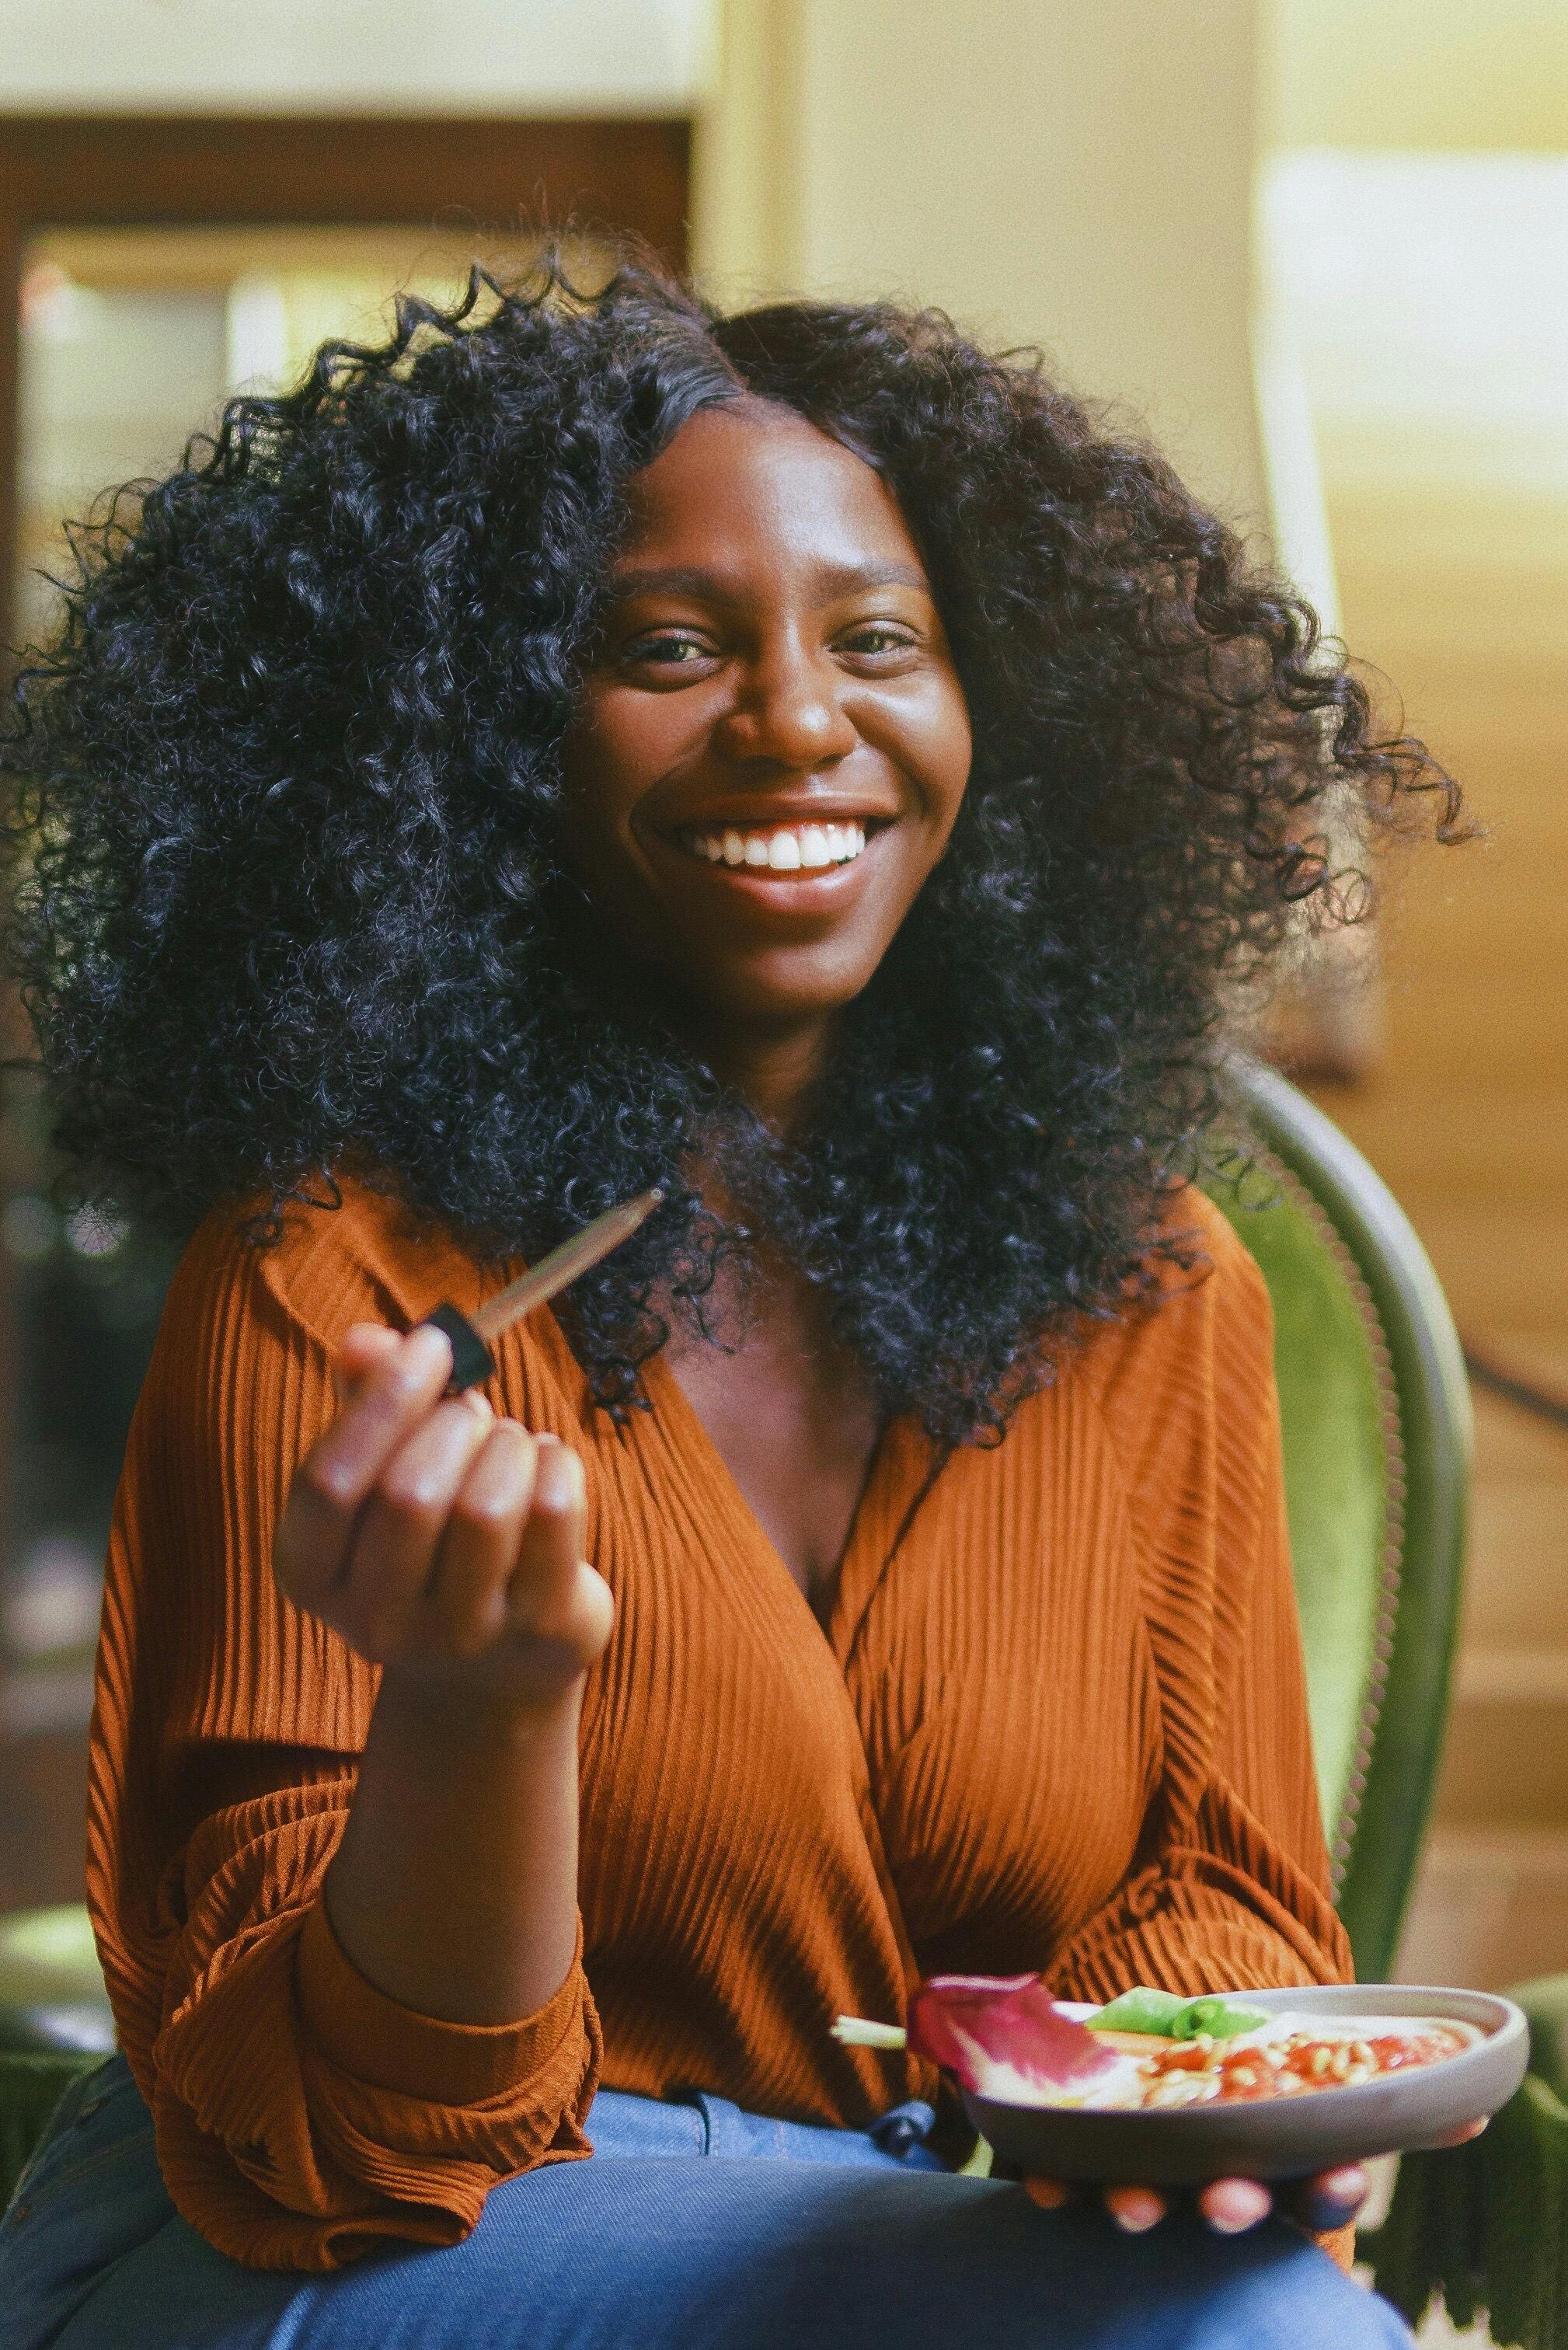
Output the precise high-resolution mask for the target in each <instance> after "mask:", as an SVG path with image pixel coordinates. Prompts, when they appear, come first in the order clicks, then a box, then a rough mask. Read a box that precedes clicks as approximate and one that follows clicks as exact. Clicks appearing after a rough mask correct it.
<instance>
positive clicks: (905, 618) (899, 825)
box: [566, 400, 970, 1046]
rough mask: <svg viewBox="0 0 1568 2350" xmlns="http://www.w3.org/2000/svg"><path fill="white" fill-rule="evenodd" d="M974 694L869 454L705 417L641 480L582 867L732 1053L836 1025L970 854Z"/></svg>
mask: <svg viewBox="0 0 1568 2350" xmlns="http://www.w3.org/2000/svg"><path fill="white" fill-rule="evenodd" d="M969 766H970V728H969V717H968V712H967V710H966V708H965V705H964V699H963V694H962V691H961V688H960V685H959V681H958V677H957V674H956V671H955V670H954V667H953V662H952V656H951V654H950V650H949V648H948V643H947V639H946V636H945V635H944V633H943V629H942V624H941V619H940V616H939V614H938V611H937V608H936V604H935V601H934V599H933V598H932V595H931V590H930V586H929V582H928V580H927V577H926V574H925V570H924V567H923V566H922V564H921V561H920V557H919V552H918V550H917V548H916V546H915V545H914V542H913V540H912V539H911V537H910V536H909V529H908V526H907V525H906V524H905V522H904V519H903V516H902V515H901V514H900V512H899V510H898V504H897V502H896V501H895V499H894V498H893V496H892V494H891V493H890V492H889V490H888V488H887V486H886V485H885V484H884V483H883V482H882V480H881V479H880V477H879V476H878V475H877V473H874V472H873V470H872V469H871V467H870V466H869V465H867V463H865V462H864V460H863V459H861V458H859V457H857V456H854V455H852V454H851V453H850V452H848V451H847V450H846V449H844V448H842V447H840V445H839V444H838V442H836V441H832V440H829V439H828V438H826V435H824V434H823V433H821V432H817V431H816V430H815V427H813V426H811V425H809V424H807V423H806V422H805V420H804V419H802V418H800V417H798V416H796V415H794V412H793V411H788V410H784V409H781V408H776V407H773V406H770V405H768V404H766V403H763V402H762V401H758V400H739V401H736V402H734V403H732V404H729V405H726V406H725V407H723V408H717V409H706V410H703V411H700V412H699V413H698V414H697V415H696V416H694V417H693V418H692V419H691V421H690V422H689V423H687V424H685V425H684V426H683V427H682V428H681V430H680V432H678V433H677V434H676V436H675V438H674V439H673V440H672V441H671V442H670V444H669V446H668V447H667V448H666V449H665V450H664V451H663V452H661V453H660V454H659V457H657V458H656V459H655V460H654V462H653V463H652V464H650V465H649V466H648V467H647V468H646V469H645V470H644V472H643V473H640V474H639V476H638V477H637V480H636V482H635V483H634V484H633V495H632V518H631V525H630V528H629V530H628V534H627V536H626V539H625V542H624V544H623V545H622V546H621V548H620V551H619V554H618V556H617V558H616V561H615V563H614V565H613V567H612V569H611V573H610V578H609V607H608V617H607V624H606V627H605V629H604V632H603V636H602V639H601V641H600V643H599V645H598V647H597V651H596V654H595V657H594V664H593V668H592V670H591V672H590V674H589V675H588V677H587V681H586V686H585V690H584V693H583V697H582V701H581V703H580V706H579V710H578V713H577V717H576V723H575V725H574V727H573V729H572V732H571V734H570V737H569V740H568V743H567V745H566V785H567V806H568V818H567V821H568V854H569V856H570V858H571V861H572V863H573V865H574V867H575V868H576V872H577V874H578V876H579V878H580V879H581V880H582V881H583V883H584V885H585V887H586V888H587V890H588V892H589V895H590V897H591V898H592V899H593V900H594V902H595V903H596V905H597V907H598V909H599V910H600V911H601V912H602V914H603V915H604V916H605V918H606V919H607V921H608V922H609V923H610V924H611V925H612V926H613V927H614V929H615V931H616V932H617V934H618V937H619V938H620V939H621V940H622V941H624V943H625V944H626V945H627V946H628V947H629V949H630V951H631V952H632V953H633V955H634V956H635V957H636V958H637V959H638V960H639V961H640V962H645V963H648V964H651V965H652V966H654V967H655V968H657V969H658V970H659V972H662V973H663V974H664V975H665V976H666V977H667V978H668V979H670V980H671V981H673V983H675V985H676V988H677V990H678V991H679V993H680V995H681V996H682V997H683V998H684V999H685V1000H686V1002H687V1003H689V1004H690V1005H691V1006H692V1007H693V1008H694V1009H695V1010H696V1011H697V1013H698V1014H699V1015H700V1018H701V1024H702V1025H703V1026H704V1028H705V1029H706V1031H707V1032H708V1033H709V1034H710V1035H711V1036H712V1037H713V1040H714V1041H715V1042H716V1043H718V1044H719V1045H721V1046H722V1045H723V1044H724V1043H725V1041H726V1040H727V1039H729V1038H739V1037H742V1036H743V1035H745V1034H746V1033H747V1032H748V1031H749V1032H753V1033H756V1034H759V1035H760V1034H764V1033H769V1032H784V1031H786V1030H790V1029H800V1028H803V1027H806V1028H809V1026H810V1025H811V1024H813V1023H815V1024H822V1023H824V1022H826V1021H828V1020H830V1019H831V1017H832V1014H834V1013H835V1012H836V1011H837V1010H838V1009H839V1008H840V1007H841V1006H842V1005H844V1004H845V1003H848V1002H849V1001H850V1000H851V999H852V998H853V997H854V996H856V995H857V994H858V993H859V992H860V991H861V989H862V988H863V987H865V985H866V983H867V981H868V980H869V979H870V977H871V975H872V973H873V972H874V971H875V970H876V968H877V964H878V963H879V962H881V960H882V957H883V955H884V954H885V953H886V952H887V950H888V943H889V941H891V939H892V937H893V935H894V933H895V931H897V930H898V925H899V924H900V922H902V920H904V917H905V915H906V914H907V913H908V912H909V908H910V906H911V905H912V903H913V902H914V899H915V897H916V894H917V892H918V891H919V888H920V885H921V884H922V882H923V881H924V880H925V879H926V877H927V875H928V874H929V872H930V870H931V868H932V867H933V866H934V865H935V864H936V862H937V860H938V858H940V856H941V854H942V851H943V849H944V847H946V845H947V840H948V836H949V834H950V831H951V829H952V826H953V820H954V817H955V816H957V814H958V809H959V804H960V802H961V799H962V797H963V792H964V785H965V784H966V782H967V780H968V776H969Z"/></svg>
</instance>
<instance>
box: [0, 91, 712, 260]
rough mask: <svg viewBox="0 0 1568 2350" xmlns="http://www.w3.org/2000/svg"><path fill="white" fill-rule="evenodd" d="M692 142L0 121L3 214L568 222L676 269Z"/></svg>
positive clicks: (683, 133) (664, 124)
mask: <svg viewBox="0 0 1568 2350" xmlns="http://www.w3.org/2000/svg"><path fill="white" fill-rule="evenodd" d="M689 149H690V130H689V127H688V125H687V124H686V123H685V122H676V121H627V122H609V121H558V122H552V121H509V120H501V119H497V120H490V119H485V118H478V119H472V120H438V119H433V118H432V119H419V120H414V119H404V120H385V119H374V120H371V119H361V118H358V117H347V118H345V117H336V118H332V119H330V120H328V119H327V118H323V117H316V116H296V117H271V116H265V115H258V116H242V115H234V116H202V117H191V116H172V115H171V116H161V115H151V116H150V115H136V116H129V115H127V116H105V115H91V116H88V115H66V114H62V115H33V116H14V117H12V118H10V119H9V120H7V119H5V117H0V213H5V214H7V215H9V217H10V218H11V220H13V221H14V222H17V223H19V224H22V225H23V226H30V225H36V224H44V223H48V224H52V225H57V226H59V227H63V228H69V227H88V226H110V225H112V226H127V225H132V224H137V225H142V226H148V225H153V224H163V225H168V224H177V223H187V224H189V223H195V222H208V223H211V222H232V223H234V224H244V225H246V226H259V225H264V224H275V223H287V222H321V223H326V224H352V223H354V222H369V221H388V222H409V223H417V224H422V223H425V222H431V223H433V222H434V221H435V220H436V219H437V218H438V216H439V217H440V218H441V221H442V223H443V224H449V225H455V224H459V223H466V222H468V221H470V220H472V221H473V222H475V223H476V224H479V225H481V226H483V227H485V228H505V227H507V226H508V225H512V224H516V223H517V222H518V220H519V219H520V218H521V219H522V220H524V221H525V222H529V223H535V224H536V223H539V222H540V221H544V222H545V223H546V224H549V225H552V226H558V225H560V224H563V223H564V222H566V220H567V219H573V220H576V221H578V222H580V223H581V224H583V225H584V226H585V227H597V228H605V227H610V228H618V229H623V230H629V231H631V232H632V233H633V234H635V235H637V236H639V237H642V238H644V239H645V240H646V241H647V243H648V244H650V245H651V246H653V247H654V249H655V250H656V251H657V252H658V253H659V254H660V255H662V256H663V257H664V259H665V260H666V261H667V262H669V263H670V264H671V265H673V266H674V267H676V268H680V267H683V266H684V265H685V260H686V204H687V186H688V166H689Z"/></svg>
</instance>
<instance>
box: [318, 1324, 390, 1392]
mask: <svg viewBox="0 0 1568 2350" xmlns="http://www.w3.org/2000/svg"><path fill="white" fill-rule="evenodd" d="M402 1343H403V1342H402V1338H401V1336H400V1334H399V1333H398V1332H397V1331H396V1330H389V1329H388V1327H387V1326H386V1324H385V1323H384V1322H356V1323H354V1324H353V1325H352V1326H351V1327H350V1328H348V1330H346V1331H345V1332H344V1334H343V1337H342V1340H341V1343H340V1344H339V1346H338V1348H337V1354H336V1355H335V1356H334V1357H333V1360H332V1385H333V1388H334V1389H335V1390H336V1392H337V1401H338V1405H339V1408H341V1407H342V1406H343V1405H344V1404H346V1403H349V1402H352V1400H353V1399H354V1397H355V1396H357V1395H358V1392H359V1390H360V1389H361V1388H362V1387H363V1386H364V1384H365V1382H366V1380H367V1379H368V1378H370V1377H371V1376H372V1375H373V1374H374V1373H375V1372H377V1371H379V1370H381V1369H384V1368H385V1367H386V1366H387V1364H389V1362H390V1361H391V1359H392V1357H393V1356H394V1355H396V1353H397V1352H398V1350H399V1348H400V1347H401V1345H402Z"/></svg>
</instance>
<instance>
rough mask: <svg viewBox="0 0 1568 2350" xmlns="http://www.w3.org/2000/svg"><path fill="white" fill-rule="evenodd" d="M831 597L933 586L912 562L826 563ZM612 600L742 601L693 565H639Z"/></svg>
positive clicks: (615, 586) (823, 580) (823, 581)
mask: <svg viewBox="0 0 1568 2350" xmlns="http://www.w3.org/2000/svg"><path fill="white" fill-rule="evenodd" d="M816 578H817V581H818V583H819V585H820V586H821V587H823V588H824V589H825V590H826V593H827V594H828V595H830V596H849V595H854V594H855V593H857V591H861V592H863V591H865V590H867V589H870V588H875V587H915V588H918V589H919V591H920V593H921V594H922V595H926V596H929V594H930V592H931V583H930V581H929V579H928V578H927V577H926V575H925V573H924V572H923V571H921V570H919V568H918V567H917V566H916V565H914V564H912V563H826V564H823V565H822V566H821V567H820V568H819V569H818V571H817V573H816ZM607 584H608V589H609V594H610V598H611V600H612V601H613V602H615V603H618V604H624V603H626V602H627V601H628V599H629V598H631V597H633V596H691V597H692V598H696V599H698V600H699V601H701V602H703V603H708V604H733V603H736V602H738V601H739V600H740V598H738V597H737V596H736V594H735V592H734V590H733V588H732V587H730V586H729V585H728V584H727V583H726V582H725V581H724V580H723V579H722V577H720V576H719V574H718V573H717V572H713V571H704V570H703V569H702V568H701V566H699V565H692V564H680V563H672V564H637V565H633V566H632V567H630V568H628V570H625V571H617V572H615V573H613V574H612V576H611V577H610V579H609V581H608V583H607Z"/></svg>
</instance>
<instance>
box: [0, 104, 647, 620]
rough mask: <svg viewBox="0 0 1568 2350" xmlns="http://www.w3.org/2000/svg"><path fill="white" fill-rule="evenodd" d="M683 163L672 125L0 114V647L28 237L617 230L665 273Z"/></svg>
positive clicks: (11, 550)
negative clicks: (20, 286) (218, 229)
mask: <svg viewBox="0 0 1568 2350" xmlns="http://www.w3.org/2000/svg"><path fill="white" fill-rule="evenodd" d="M690 160H691V130H690V126H689V124H687V123H686V122H684V121H674V120H644V121H619V122H618V121H609V120H578V121H572V120H559V121H540V120H535V121H516V120H506V119H504V118H499V117H498V118H492V117H474V118H471V119H468V120H447V119H441V118H437V117H419V118H414V117H404V118H401V119H387V118H384V117H377V118H369V117H361V116H333V117H327V116H322V115H299V116H270V115H254V116H250V115H201V116H195V115H78V114H53V115H12V116H9V117H6V116H4V115H0V648H4V647H6V646H8V645H9V644H10V640H11V629H10V615H11V598H12V587H13V573H14V566H15V560H16V533H15V504H16V365H17V310H16V279H17V267H18V262H19V258H20V255H21V252H22V249H23V245H24V244H25V241H26V236H27V234H28V233H29V232H30V231H32V230H36V229H41V228H51V227H53V228H95V227H96V228H124V227H213V226H218V225H225V226H231V227H269V226H271V227H276V226H290V225H297V226H309V225H317V226H322V227H328V228H343V227H353V226H356V225H361V224H372V223H379V224H387V225H396V224H401V225H411V226H419V227H426V226H428V227H431V228H436V227H440V228H441V229H443V230H448V231H451V230H462V229H466V228H469V227H472V228H473V229H474V230H475V231H476V232H482V233H483V232H486V231H499V232H501V233H503V234H504V233H505V232H506V231H507V230H508V229H517V228H519V227H524V228H526V227H540V226H548V227H554V228H559V227H564V226H566V224H574V225H576V226H578V227H580V228H583V229H598V230H604V229H614V230H618V231H621V232H623V233H629V234H631V235H633V236H636V237H638V238H639V239H640V240H641V241H642V242H643V243H644V244H647V245H648V246H649V247H650V248H651V249H652V250H653V252H655V253H656V254H657V255H659V256H660V257H661V258H662V259H663V260H664V261H665V262H666V263H668V264H669V265H670V266H672V267H674V268H677V269H680V268H683V267H684V266H685V263H686V245H687V228H686V211H687V197H688V187H689V180H690ZM4 663H5V654H4V652H3V651H0V665H3V664H4Z"/></svg>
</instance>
